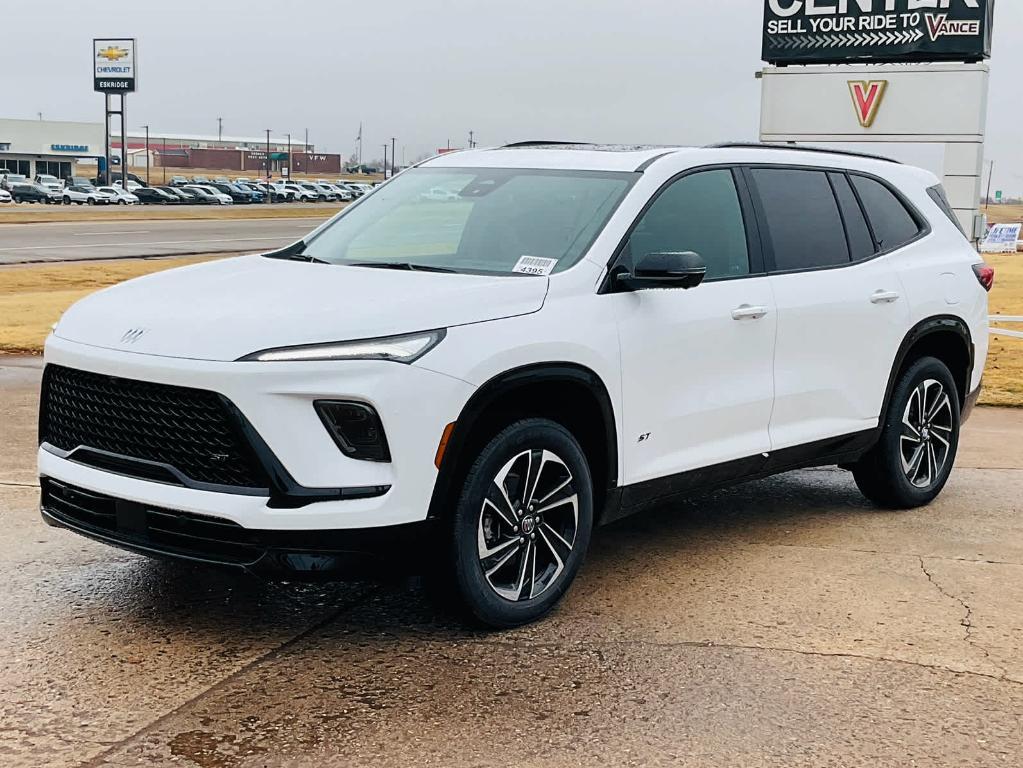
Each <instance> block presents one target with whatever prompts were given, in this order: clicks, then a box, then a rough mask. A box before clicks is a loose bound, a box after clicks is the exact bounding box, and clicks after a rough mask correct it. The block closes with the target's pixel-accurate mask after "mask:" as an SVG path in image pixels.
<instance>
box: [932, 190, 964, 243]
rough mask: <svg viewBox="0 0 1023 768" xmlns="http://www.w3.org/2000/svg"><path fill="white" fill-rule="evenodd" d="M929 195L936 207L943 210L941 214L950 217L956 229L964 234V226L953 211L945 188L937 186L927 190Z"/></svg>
mask: <svg viewBox="0 0 1023 768" xmlns="http://www.w3.org/2000/svg"><path fill="white" fill-rule="evenodd" d="M927 194H928V196H929V197H930V198H931V200H933V201H934V203H935V205H937V206H938V207H939V208H940V209H941V212H942V213H944V214H945V215H946V216H948V218H949V220H950V221H951V222H952V223H953V224H955V225H956V229H958V230H959V231H960V232H963V225H962V224H960V223H959V219H958V217H957V216H956V214H955V211H953V210H952V204H951V203H950V202H949V201H948V195H946V194H945V188H944V187H943V186H942V185H941V184H935V185H934V186H933V187H930V188H929V189H928V190H927ZM963 236H964V237H965V236H966V233H965V232H963Z"/></svg>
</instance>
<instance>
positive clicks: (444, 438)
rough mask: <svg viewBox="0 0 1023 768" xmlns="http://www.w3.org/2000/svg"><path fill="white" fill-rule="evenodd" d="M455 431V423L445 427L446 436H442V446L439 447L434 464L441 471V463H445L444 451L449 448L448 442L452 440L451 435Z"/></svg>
mask: <svg viewBox="0 0 1023 768" xmlns="http://www.w3.org/2000/svg"><path fill="white" fill-rule="evenodd" d="M454 431H455V422H453V421H452V422H451V423H450V424H448V425H447V426H446V427H444V434H442V435H441V436H440V445H438V446H437V455H436V456H435V457H434V458H433V463H434V465H435V466H436V467H437V469H440V465H441V462H442V461H444V451H446V450H447V448H448V440H450V439H451V433H452V432H454Z"/></svg>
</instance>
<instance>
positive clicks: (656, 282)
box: [618, 251, 707, 290]
mask: <svg viewBox="0 0 1023 768" xmlns="http://www.w3.org/2000/svg"><path fill="white" fill-rule="evenodd" d="M706 274H707V265H706V264H704V263H703V259H702V258H701V257H700V254H698V253H694V252H693V251H682V252H680V253H679V252H670V251H669V252H662V253H648V254H647V255H646V256H644V257H643V258H642V259H640V260H639V262H638V263H637V264H636V266H635V268H634V269H633V272H632V274H631V275H629V274H623V275H620V276H619V277H618V282H619V283H620V284H621V285H623V286H624V287H625V288H627V289H629V290H642V289H644V288H683V289H689V288H695V287H696V286H698V285H699V284H700V283H702V282H703V278H704V277H705V276H706Z"/></svg>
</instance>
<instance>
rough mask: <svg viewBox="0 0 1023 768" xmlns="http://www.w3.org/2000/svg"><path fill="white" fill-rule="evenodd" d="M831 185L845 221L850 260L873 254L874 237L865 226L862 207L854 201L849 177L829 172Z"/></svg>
mask: <svg viewBox="0 0 1023 768" xmlns="http://www.w3.org/2000/svg"><path fill="white" fill-rule="evenodd" d="M828 178H829V179H831V186H832V187H834V189H835V197H837V198H838V207H839V208H840V209H841V211H842V220H843V221H844V222H845V233H846V236H847V237H848V238H849V250H850V251H851V252H852V260H853V261H859V260H860V259H869V258H870V257H871V256H873V255H874V239H873V238H872V237H871V236H870V229H868V227H867V220H866V219H865V218H863V209H862V208H860V204H859V203H858V202H857V201H856V195H855V194H853V190H852V187H851V186H849V179H847V178H846V177H845V174H843V173H829V174H828Z"/></svg>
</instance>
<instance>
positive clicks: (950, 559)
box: [746, 542, 1023, 568]
mask: <svg viewBox="0 0 1023 768" xmlns="http://www.w3.org/2000/svg"><path fill="white" fill-rule="evenodd" d="M746 546H764V547H790V548H792V549H811V550H820V551H822V552H853V553H855V554H858V555H884V556H885V557H915V558H917V559H920V560H922V559H923V558H925V557H926V558H927V559H928V560H943V561H945V562H949V563H974V564H976V565H1013V566H1016V567H1017V568H1021V567H1023V563H1013V562H1011V561H1008V560H974V559H971V558H968V557H948V556H947V555H920V554H917V553H915V552H889V551H887V550H884V549H858V548H856V547H828V546H824V545H821V544H785V543H772V542H765V543H764V544H760V545H758V544H756V543H755V542H753V543H747V544H746Z"/></svg>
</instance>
